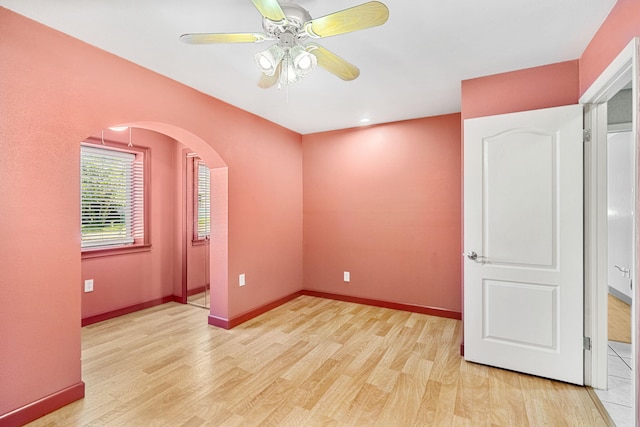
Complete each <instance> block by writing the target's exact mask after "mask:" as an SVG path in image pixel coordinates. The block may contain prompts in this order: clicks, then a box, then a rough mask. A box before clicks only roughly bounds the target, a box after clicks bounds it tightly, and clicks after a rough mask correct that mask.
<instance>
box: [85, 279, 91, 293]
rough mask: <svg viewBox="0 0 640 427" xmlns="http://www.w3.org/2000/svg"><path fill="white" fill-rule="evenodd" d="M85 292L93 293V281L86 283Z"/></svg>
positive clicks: (88, 280) (86, 281)
mask: <svg viewBox="0 0 640 427" xmlns="http://www.w3.org/2000/svg"><path fill="white" fill-rule="evenodd" d="M84 291H85V292H93V279H87V280H85V281H84Z"/></svg>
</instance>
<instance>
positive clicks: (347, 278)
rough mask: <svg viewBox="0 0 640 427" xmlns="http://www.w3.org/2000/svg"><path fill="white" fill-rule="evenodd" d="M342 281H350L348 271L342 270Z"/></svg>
mask: <svg viewBox="0 0 640 427" xmlns="http://www.w3.org/2000/svg"><path fill="white" fill-rule="evenodd" d="M344 281H345V282H350V281H351V273H349V272H348V271H345V272H344Z"/></svg>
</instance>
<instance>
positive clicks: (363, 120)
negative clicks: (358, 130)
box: [360, 117, 371, 123]
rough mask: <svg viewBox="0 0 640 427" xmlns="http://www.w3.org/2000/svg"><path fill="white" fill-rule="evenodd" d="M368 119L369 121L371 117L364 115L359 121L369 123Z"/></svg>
mask: <svg viewBox="0 0 640 427" xmlns="http://www.w3.org/2000/svg"><path fill="white" fill-rule="evenodd" d="M370 121H371V119H370V118H368V117H365V118H363V119H360V123H369V122H370Z"/></svg>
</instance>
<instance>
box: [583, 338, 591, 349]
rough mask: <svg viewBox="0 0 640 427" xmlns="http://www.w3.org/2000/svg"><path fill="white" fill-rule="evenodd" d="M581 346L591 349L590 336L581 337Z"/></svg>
mask: <svg viewBox="0 0 640 427" xmlns="http://www.w3.org/2000/svg"><path fill="white" fill-rule="evenodd" d="M582 348H584V349H585V350H591V337H583V338H582Z"/></svg>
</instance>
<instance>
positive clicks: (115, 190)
mask: <svg viewBox="0 0 640 427" xmlns="http://www.w3.org/2000/svg"><path fill="white" fill-rule="evenodd" d="M80 164H81V172H80V183H81V190H80V194H81V213H80V221H81V227H80V229H81V235H82V247H83V248H90V247H100V246H122V245H129V244H132V243H134V242H135V240H136V239H143V238H144V170H143V167H144V166H143V162H142V161H141V160H140V161H136V155H135V154H133V153H126V152H122V151H116V150H111V149H108V148H99V147H89V146H84V145H83V146H81V151H80Z"/></svg>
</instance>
